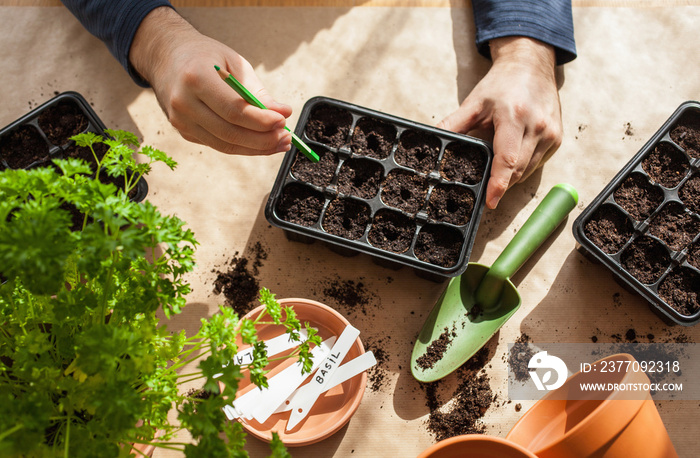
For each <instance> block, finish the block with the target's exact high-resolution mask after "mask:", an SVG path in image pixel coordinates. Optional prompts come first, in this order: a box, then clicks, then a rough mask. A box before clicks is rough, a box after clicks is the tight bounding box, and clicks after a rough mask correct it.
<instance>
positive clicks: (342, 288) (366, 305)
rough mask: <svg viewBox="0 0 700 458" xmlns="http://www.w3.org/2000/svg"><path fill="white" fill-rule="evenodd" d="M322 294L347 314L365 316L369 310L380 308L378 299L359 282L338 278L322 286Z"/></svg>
mask: <svg viewBox="0 0 700 458" xmlns="http://www.w3.org/2000/svg"><path fill="white" fill-rule="evenodd" d="M323 294H324V295H325V296H326V297H328V298H330V299H332V300H333V302H334V304H333V305H335V306H336V307H338V308H341V309H342V310H343V311H344V312H346V313H348V314H351V313H362V314H363V315H367V314H368V312H369V311H370V310H371V309H376V308H378V307H379V306H380V303H379V300H378V298H377V297H375V296H373V295H372V293H370V291H369V290H368V289H367V287H366V286H365V284H364V282H362V281H359V280H358V281H355V280H342V279H341V278H339V277H338V278H336V279H333V280H331V281H330V282H328V283H326V284H324V287H323Z"/></svg>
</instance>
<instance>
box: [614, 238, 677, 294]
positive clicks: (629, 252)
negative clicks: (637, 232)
mask: <svg viewBox="0 0 700 458" xmlns="http://www.w3.org/2000/svg"><path fill="white" fill-rule="evenodd" d="M620 263H621V264H622V266H623V267H624V268H625V270H626V271H627V272H629V273H630V274H632V276H633V277H634V278H636V279H637V280H639V281H640V282H642V283H644V284H645V285H650V284H653V283H656V282H657V281H658V280H659V278H661V275H663V273H664V272H665V271H666V268H667V267H668V266H669V264H670V263H671V256H670V255H669V253H668V250H667V249H666V247H665V246H664V245H663V243H661V242H659V241H658V240H656V239H653V238H651V237H647V236H641V237H638V238H636V239H635V240H634V241H633V242H632V243H631V244H630V245H629V246H628V247H627V248H625V251H623V252H622V257H621V259H620Z"/></svg>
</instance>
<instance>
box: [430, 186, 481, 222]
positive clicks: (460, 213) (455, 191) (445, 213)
mask: <svg viewBox="0 0 700 458" xmlns="http://www.w3.org/2000/svg"><path fill="white" fill-rule="evenodd" d="M474 201H475V199H474V193H473V192H472V191H471V190H470V189H468V188H465V187H463V186H458V185H449V184H439V185H437V186H435V188H433V190H432V192H431V193H430V198H429V199H428V216H429V217H430V219H432V220H433V221H440V222H445V223H450V224H454V225H456V226H462V225H465V224H468V223H469V220H470V219H471V214H472V212H473V211H474Z"/></svg>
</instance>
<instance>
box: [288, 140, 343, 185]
mask: <svg viewBox="0 0 700 458" xmlns="http://www.w3.org/2000/svg"><path fill="white" fill-rule="evenodd" d="M315 153H316V154H318V157H319V161H318V162H311V160H310V159H309V158H307V157H306V156H305V155H303V154H301V153H297V155H296V159H295V160H294V164H293V165H292V175H293V176H294V177H295V178H296V179H297V180H300V181H303V182H305V183H311V184H313V185H316V186H328V185H329V184H330V183H331V181H332V180H333V176H334V175H335V170H336V168H337V167H338V156H337V155H336V154H335V153H332V152H330V151H328V150H327V149H325V148H316V150H315Z"/></svg>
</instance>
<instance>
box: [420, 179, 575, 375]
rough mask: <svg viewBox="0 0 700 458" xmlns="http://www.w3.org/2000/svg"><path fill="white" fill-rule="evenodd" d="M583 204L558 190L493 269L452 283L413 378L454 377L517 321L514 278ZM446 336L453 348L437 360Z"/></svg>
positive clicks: (428, 327) (474, 268) (478, 268)
mask: <svg viewBox="0 0 700 458" xmlns="http://www.w3.org/2000/svg"><path fill="white" fill-rule="evenodd" d="M577 203H578V193H577V192H576V190H575V189H574V188H573V187H572V186H571V185H569V184H565V183H563V184H558V185H556V186H554V187H553V188H552V189H551V190H550V191H549V193H548V194H547V195H546V196H545V198H544V199H543V200H542V202H540V204H539V205H538V206H537V208H536V209H535V211H534V212H533V213H532V215H530V217H529V218H528V220H527V221H526V222H525V224H523V227H522V228H521V229H520V230H519V231H518V233H517V234H515V237H513V240H511V241H510V243H509V244H508V246H506V248H505V249H504V250H503V252H502V253H501V254H500V256H498V259H496V261H495V262H494V263H493V265H492V266H491V267H488V266H485V265H482V264H477V263H473V262H470V263H469V265H468V266H467V270H466V271H465V272H464V273H463V274H462V275H460V276H459V277H455V278H453V279H452V280H450V282H449V284H448V285H447V288H446V289H445V291H444V292H443V294H442V296H441V297H440V299H439V300H438V302H437V304H436V305H435V307H434V308H433V310H432V311H431V312H430V315H429V316H428V319H427V320H426V322H425V324H424V325H423V329H421V332H420V334H419V335H418V339H417V340H416V343H415V345H414V347H413V353H412V355H411V373H412V374H413V376H414V377H415V378H416V379H417V380H419V381H421V382H434V381H435V380H439V379H441V378H443V377H445V376H447V375H449V374H450V373H452V372H453V371H454V370H456V369H457V368H459V367H460V366H461V365H462V364H464V363H465V362H466V361H467V360H468V359H469V358H471V357H472V356H473V355H474V354H475V353H476V352H477V351H479V349H481V347H483V346H484V345H485V344H486V342H488V340H489V339H490V338H491V337H492V336H493V335H494V334H495V333H496V331H498V330H499V329H500V328H501V326H503V324H504V323H505V322H506V321H508V319H509V318H510V317H511V316H513V314H514V313H515V312H516V311H517V310H518V308H519V307H520V303H521V299H520V295H519V294H518V290H517V289H516V288H515V286H514V285H513V283H511V281H510V277H512V276H513V275H514V274H515V273H516V272H517V271H518V269H519V268H520V266H522V265H523V264H524V263H525V261H527V259H528V258H529V257H530V255H532V254H533V253H534V252H535V251H536V250H537V248H539V246H540V245H542V243H543V242H544V241H545V240H546V239H547V238H548V237H549V236H550V235H551V234H552V232H554V230H555V229H556V228H557V227H558V226H559V224H561V222H562V221H564V219H566V216H567V215H568V214H569V212H570V211H571V210H572V209H573V208H574V207H576V204H577ZM445 333H446V335H448V336H450V340H449V343H447V345H443V350H442V353H441V354H440V355H439V358H436V357H435V353H436V352H434V351H432V348H430V346H431V344H432V343H433V342H434V341H436V340H438V339H440V336H441V335H442V334H445ZM444 343H445V342H444V341H443V344H444ZM438 353H439V352H438ZM429 356H430V357H429ZM434 359H437V360H436V361H433V360H434Z"/></svg>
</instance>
